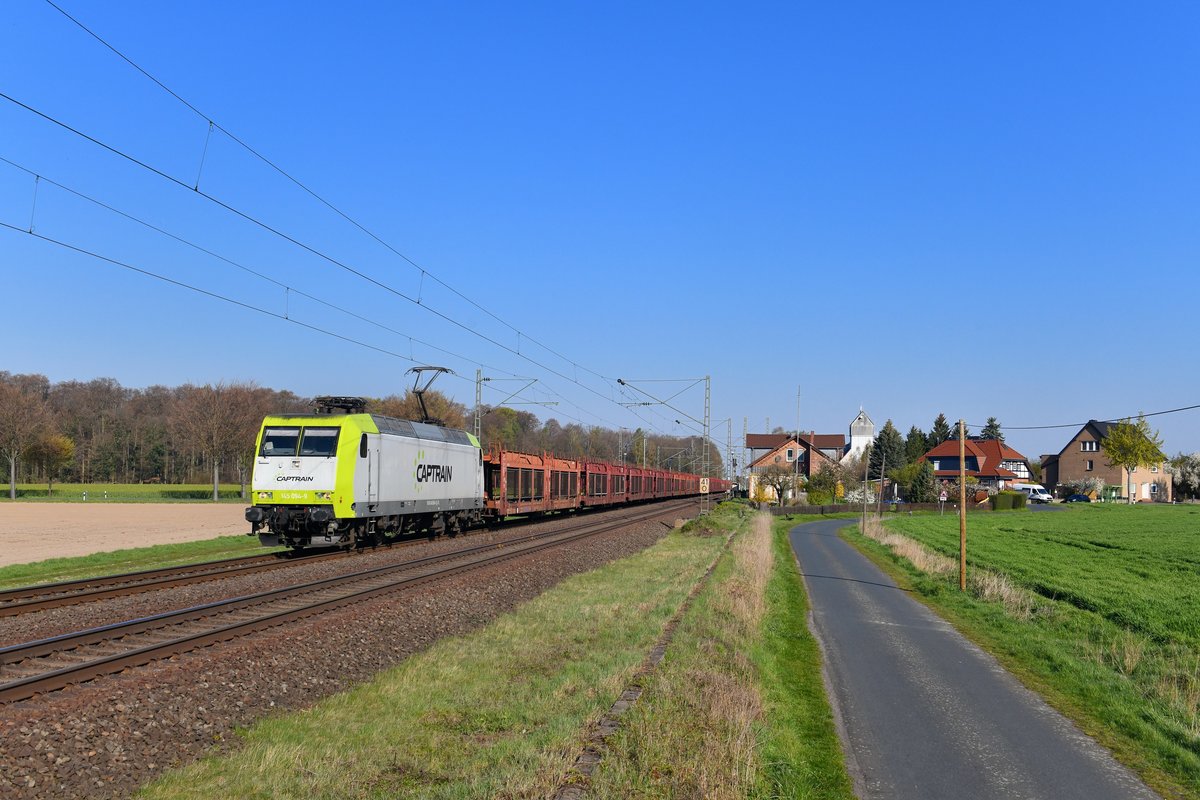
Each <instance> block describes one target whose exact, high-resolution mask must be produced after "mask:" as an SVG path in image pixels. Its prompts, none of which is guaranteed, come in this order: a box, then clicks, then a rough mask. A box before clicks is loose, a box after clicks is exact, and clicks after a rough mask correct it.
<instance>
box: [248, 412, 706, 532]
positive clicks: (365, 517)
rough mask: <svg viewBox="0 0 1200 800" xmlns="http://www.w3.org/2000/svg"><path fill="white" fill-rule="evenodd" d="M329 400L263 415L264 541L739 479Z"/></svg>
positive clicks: (637, 497) (494, 515)
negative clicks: (576, 455) (530, 443)
mask: <svg viewBox="0 0 1200 800" xmlns="http://www.w3.org/2000/svg"><path fill="white" fill-rule="evenodd" d="M320 400H321V401H322V404H321V406H320V408H321V410H322V411H323V412H324V413H315V414H305V415H278V416H268V417H266V418H265V419H264V420H263V423H262V427H261V429H260V431H259V434H258V438H257V440H256V442H255V454H256V455H255V460H254V472H253V477H252V479H251V488H252V494H251V497H252V500H253V505H252V506H250V507H249V508H247V509H246V521H247V522H249V523H250V525H251V530H250V535H254V534H258V537H259V541H261V542H262V544H264V545H267V546H275V545H286V546H288V547H292V548H296V549H300V548H306V547H337V546H340V547H353V546H359V547H361V546H368V545H372V544H377V543H379V542H382V541H386V540H388V539H391V538H394V537H397V536H400V535H402V534H413V533H427V534H429V535H434V536H436V535H441V534H450V535H455V534H457V533H459V532H461V531H464V530H466V529H467V528H471V527H474V526H477V525H480V524H485V523H488V524H490V523H494V522H498V521H499V520H501V519H503V518H505V517H508V516H513V515H521V516H526V515H536V514H545V513H550V512H556V511H557V512H566V511H573V510H578V509H583V508H589V507H595V506H617V505H626V504H631V503H643V502H651V501H655V500H665V499H669V498H673V497H689V496H693V495H699V494H703V493H723V492H726V491H728V490H729V486H730V482H729V481H725V480H721V479H716V478H713V479H704V478H701V477H700V476H699V475H692V474H688V473H682V472H671V471H668V470H662V469H649V468H645V467H638V466H631V465H629V464H613V463H609V462H605V461H595V460H591V459H564V458H556V457H554V456H550V455H546V454H543V455H534V454H530V453H518V452H513V451H509V450H504V449H503V448H493V449H492V450H490V451H489V452H485V451H484V450H483V448H481V447H480V444H479V440H478V439H476V438H475V437H474V436H472V435H471V434H470V433H467V432H466V431H460V430H454V429H452V428H445V427H442V426H439V425H431V424H427V423H421V422H411V421H409V420H403V419H395V418H392V417H385V416H381V415H378V414H368V413H365V410H364V409H365V403H364V402H363V401H361V400H360V399H358V398H320ZM339 410H340V411H342V412H344V413H332V412H333V411H339Z"/></svg>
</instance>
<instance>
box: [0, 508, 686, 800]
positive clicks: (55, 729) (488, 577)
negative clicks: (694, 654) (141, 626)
mask: <svg viewBox="0 0 1200 800" xmlns="http://www.w3.org/2000/svg"><path fill="white" fill-rule="evenodd" d="M556 522H557V521H556ZM548 524H554V523H548ZM526 530H527V529H526ZM666 531H667V527H666V526H664V524H663V523H661V522H644V523H638V524H635V525H634V526H632V527H630V528H627V529H625V530H622V531H619V532H610V533H605V534H601V535H598V536H593V537H590V538H589V539H587V540H585V541H583V542H577V543H574V544H571V545H566V546H563V547H558V548H554V549H552V550H550V551H544V552H540V553H537V554H534V555H531V556H526V557H522V558H519V559H515V560H513V561H507V562H504V563H503V564H500V565H496V566H492V567H487V568H484V569H479V570H475V571H472V572H470V573H467V574H464V575H459V576H456V577H454V578H451V579H449V580H446V581H440V582H437V583H434V584H424V585H422V586H420V587H417V588H415V589H412V590H409V591H405V592H401V593H396V594H392V595H387V596H384V597H381V598H376V599H373V600H370V601H367V602H364V603H362V604H360V605H358V606H354V607H351V608H344V609H339V610H337V611H335V612H331V613H327V614H323V615H320V616H317V617H312V618H309V619H308V620H305V621H303V622H301V623H300V624H293V625H287V626H281V627H280V628H278V629H275V630H271V631H266V632H262V633H258V634H255V635H253V636H250V637H247V638H244V639H239V640H236V641H233V642H228V643H224V644H219V645H214V646H212V647H208V648H204V649H202V650H199V651H195V652H192V653H188V654H185V655H182V656H178V657H176V658H173V659H171V660H169V661H165V662H160V663H158V664H154V665H150V666H147V667H144V668H141V669H137V670H133V671H130V672H127V673H124V674H122V675H117V676H112V677H110V678H104V679H100V680H98V681H95V682H92V683H90V684H85V685H82V686H78V687H74V688H71V689H67V690H64V691H62V692H56V693H53V694H50V695H46V696H44V697H41V698H35V699H33V700H29V701H25V702H22V703H15V704H13V705H11V706H7V707H3V712H2V714H0V719H2V721H0V741H2V742H3V746H2V747H3V749H2V752H0V796H3V797H5V798H8V797H13V798H18V797H19V798H63V797H96V798H100V797H126V796H128V795H129V794H131V793H132V792H133V791H134V790H135V789H136V788H137V787H138V786H139V785H141V784H142V783H144V782H145V781H147V780H149V779H150V778H152V777H154V775H156V774H157V773H159V772H161V771H163V770H165V769H167V768H170V767H173V766H177V765H180V764H185V763H188V762H190V761H193V760H195V759H196V758H197V757H199V756H201V755H203V754H204V753H206V752H208V751H210V750H211V749H212V748H214V747H218V748H219V747H222V746H227V744H228V743H230V742H231V741H232V738H231V736H232V732H233V731H234V730H235V729H236V728H239V727H245V726H247V725H249V724H250V723H252V722H253V721H254V720H256V719H258V718H260V717H262V716H263V715H265V714H269V713H272V712H279V711H287V710H295V709H300V708H304V707H306V706H309V705H311V704H312V703H313V702H315V701H317V700H319V699H321V698H323V697H327V696H329V695H331V694H334V693H336V692H339V691H342V690H344V689H346V688H349V687H350V686H352V685H354V684H357V683H361V682H362V681H364V680H367V679H369V678H370V677H371V676H373V675H374V674H375V673H377V672H379V671H380V670H383V669H386V668H388V667H391V666H394V665H396V664H398V663H399V662H401V661H402V660H404V659H405V658H406V657H407V656H409V655H411V654H413V653H415V652H418V651H420V650H422V649H424V648H426V647H428V646H429V645H430V644H432V643H433V642H435V641H436V640H438V639H440V638H442V637H445V636H451V635H456V634H460V633H465V632H467V631H470V630H472V629H474V628H477V627H479V626H481V625H483V624H485V623H487V622H488V621H490V620H491V619H493V618H495V617H496V616H498V615H499V614H501V613H504V612H506V611H508V610H511V609H512V608H514V607H515V606H516V605H518V604H519V603H522V602H524V601H527V600H530V599H532V598H534V597H536V596H537V595H539V594H541V593H542V592H544V591H546V590H547V589H549V588H551V587H552V586H554V585H555V584H557V583H558V582H559V581H561V580H562V579H564V578H566V577H568V576H570V575H573V574H577V573H580V572H585V571H587V570H591V569H594V568H596V567H598V566H601V565H603V564H605V563H607V562H609V561H612V560H614V559H617V558H622V557H625V556H628V555H632V554H633V553H636V552H638V551H640V550H642V549H644V548H645V547H648V546H650V545H651V544H653V543H654V542H656V541H657V540H658V539H659V538H661V537H662V536H663V535H664V534H665V533H666ZM483 535H485V536H487V535H502V534H483ZM510 535H511V534H510ZM458 546H460V545H459V543H457V542H452V541H446V540H440V541H437V542H431V543H428V545H427V547H428V548H430V552H432V550H435V549H436V550H440V549H443V548H446V549H451V548H454V547H458ZM414 549H415V548H408V549H404V550H393V551H387V552H383V553H377V554H374V555H371V556H369V557H370V558H372V559H375V558H377V557H378V558H386V559H394V560H401V559H403V558H409V557H412V556H413V555H415V553H413V552H412V551H413V550H414ZM345 561H356V562H357V563H358V564H359V565H361V564H362V562H361V561H359V560H358V559H346V560H345ZM345 561H342V560H337V561H335V562H326V564H321V565H306V566H302V567H297V568H296V569H325V568H327V566H328V565H329V564H330V563H334V564H336V563H345ZM372 563H375V562H374V561H372ZM381 563H382V562H381ZM360 568H361V566H360ZM284 572H286V573H287V574H288V577H287V578H286V579H283V583H295V582H298V581H299V580H300V579H298V578H295V577H294V573H293V572H292V570H291V569H289V570H285V571H284ZM275 575H278V573H275ZM264 578H265V576H256V577H255V578H254V580H255V581H256V585H255V589H254V590H255V591H261V590H262V589H263V588H267V586H266V584H265V583H263V582H262V581H264ZM270 580H272V581H273V580H276V578H274V577H271V578H270ZM219 583H225V582H223V581H222V582H219ZM203 587H208V588H207V590H205V591H207V592H210V593H211V592H214V591H217V593H218V594H219V595H220V596H226V597H227V596H230V594H236V593H237V592H236V591H234V592H231V591H228V587H227V588H226V589H225V590H217V589H216V587H215V586H214V585H213V584H198V585H194V586H192V587H181V589H177V590H172V592H182V591H183V590H188V591H189V593H190V591H191V590H193V589H197V590H201V589H203ZM152 594H159V593H152ZM188 596H189V597H192V595H190V594H189V595H188ZM141 597H145V598H147V602H151V603H155V604H161V603H162V598H157V599H152V598H151V595H143V596H141ZM210 599H215V598H212V597H210ZM132 601H133V598H129V599H125V600H123V601H122V602H123V603H124V602H132ZM171 602H172V605H175V603H177V602H181V597H179V596H176V597H175V598H174V599H173V600H172V601H171ZM195 602H206V600H203V599H196V600H195ZM189 603H192V601H191V600H189V601H187V602H182V604H183V605H187V604H189ZM192 604H194V603H192ZM105 605H107V604H95V606H96V608H95V609H93V610H92V611H90V612H86V613H88V614H91V613H94V614H98V615H100V616H103V615H104V614H115V615H116V616H118V617H123V618H128V617H129V613H128V612H129V610H130V609H126V610H125V611H122V612H115V611H101V610H100V609H101V607H102V606H105ZM175 607H178V606H175ZM133 610H134V611H135V612H136V608H134V609H133ZM159 610H165V609H159ZM63 611H68V612H70V611H72V610H71V609H63ZM73 611H74V613H75V614H76V615H77V616H76V617H74V618H75V619H76V621H77V622H78V620H79V619H80V618H81V617H80V616H78V615H80V614H82V613H84V612H81V611H80V610H79V609H75V610H73ZM33 616H43V615H33ZM97 618H99V617H97ZM47 619H48V620H49V619H51V618H50V617H47ZM7 622H15V620H10V621H7ZM45 624H46V625H50V626H53V625H62V624H63V621H62V620H61V619H55V620H54V621H53V622H47V623H45ZM87 624H93V623H86V624H85V625H80V624H72V625H70V626H69V627H70V629H71V630H77V629H79V628H80V627H86V625H87ZM46 629H50V628H46ZM0 632H2V633H3V636H4V638H5V639H11V637H13V636H18V638H21V639H23V640H28V638H30V637H27V636H23V635H19V634H18V633H17V631H15V630H13V629H11V628H9V627H5V628H4V629H0Z"/></svg>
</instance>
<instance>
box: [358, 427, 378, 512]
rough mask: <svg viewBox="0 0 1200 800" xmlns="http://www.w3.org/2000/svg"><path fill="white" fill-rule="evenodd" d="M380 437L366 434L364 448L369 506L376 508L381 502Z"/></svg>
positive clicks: (364, 435) (363, 439)
mask: <svg viewBox="0 0 1200 800" xmlns="http://www.w3.org/2000/svg"><path fill="white" fill-rule="evenodd" d="M379 438H380V437H378V436H371V435H369V434H366V433H364V434H363V438H362V447H363V450H364V451H365V453H364V455H366V459H367V464H366V468H367V505H368V506H374V505H375V504H376V503H378V502H379V447H380V444H381V442H380V441H379ZM372 440H374V441H372Z"/></svg>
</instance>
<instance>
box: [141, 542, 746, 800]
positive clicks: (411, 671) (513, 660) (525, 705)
mask: <svg viewBox="0 0 1200 800" xmlns="http://www.w3.org/2000/svg"><path fill="white" fill-rule="evenodd" d="M723 541H724V540H723V539H722V538H719V537H699V536H691V535H684V534H680V533H673V534H671V535H669V536H668V537H667V538H666V539H664V540H663V541H662V542H660V543H659V544H658V545H656V546H654V547H652V548H650V549H648V550H646V551H644V552H642V553H640V554H638V555H636V556H633V557H630V558H626V559H623V560H621V561H618V562H614V563H613V564H610V565H608V566H606V567H603V568H601V569H599V570H595V571H593V572H590V573H587V574H584V575H578V576H575V577H572V578H570V579H568V580H566V581H564V582H562V583H561V584H559V586H557V587H555V588H554V589H552V590H551V591H549V592H547V593H545V594H544V595H542V596H541V597H539V598H537V599H535V600H533V601H531V602H529V603H527V604H525V605H523V606H521V607H520V608H519V609H517V610H516V611H515V612H513V613H510V614H506V615H504V616H502V617H500V618H499V619H497V620H495V621H494V622H493V623H491V624H490V625H489V626H487V627H486V628H484V629H482V630H480V631H477V632H475V633H473V634H470V635H467V636H462V637H456V638H452V639H447V640H443V641H441V642H438V643H437V644H435V645H434V646H433V647H432V648H430V649H429V650H428V651H426V652H424V653H422V654H420V655H417V656H414V657H412V658H410V659H408V660H407V661H405V662H404V663H403V664H402V665H400V666H398V667H396V668H395V669H392V670H389V671H387V672H385V673H383V674H381V675H380V676H379V677H377V678H376V679H375V680H374V681H372V682H371V683H369V684H365V685H363V686H361V687H359V688H357V689H355V690H352V691H350V692H346V693H343V694H340V695H338V696H336V697H332V698H329V699H328V700H326V701H323V702H321V703H318V704H317V705H315V706H314V707H312V708H311V709H309V710H307V711H305V712H302V713H298V714H289V715H286V716H280V717H277V718H272V719H268V720H265V721H263V722H261V723H259V724H256V725H255V726H253V727H252V728H251V729H250V730H248V731H246V732H245V733H244V736H243V740H242V742H241V744H242V746H241V747H240V748H239V749H238V750H237V751H236V752H234V753H231V754H229V755H227V756H220V757H211V758H208V759H206V760H204V761H201V762H199V763H197V764H194V765H192V766H191V767H188V768H185V769H182V770H179V771H177V772H174V773H171V774H168V775H167V776H164V777H163V778H162V779H161V780H159V781H157V782H155V783H154V784H151V785H149V786H147V787H145V788H144V789H143V792H142V793H141V795H140V796H142V797H145V798H159V799H161V798H172V799H175V798H193V797H197V798H199V797H203V798H210V797H241V798H291V797H295V798H385V797H386V798H405V797H420V798H478V797H494V798H526V797H529V798H533V797H546V796H547V795H548V794H549V793H550V792H551V791H552V790H553V789H554V788H555V787H557V786H558V785H559V784H560V783H561V781H562V780H563V779H564V777H565V776H566V774H567V770H568V768H569V767H570V766H571V764H572V763H573V760H574V757H575V754H576V753H577V751H578V742H579V736H580V732H581V731H583V730H585V729H586V728H587V726H588V724H589V723H590V722H592V721H593V720H595V719H597V718H598V717H599V716H600V715H601V714H602V713H603V712H604V711H606V710H607V709H608V708H609V706H610V705H611V704H612V702H613V701H614V700H615V699H616V697H617V696H618V694H619V693H620V692H621V691H622V689H623V688H624V687H625V685H626V683H627V681H628V680H629V678H630V676H631V675H632V674H633V672H634V671H635V670H636V668H637V667H638V666H639V664H640V663H641V661H642V659H643V657H644V656H645V653H646V651H647V650H648V649H649V648H650V647H651V646H652V645H653V643H654V641H655V639H656V638H657V637H658V635H659V634H660V632H661V630H662V628H663V626H664V624H665V623H666V621H667V620H668V619H670V617H671V616H672V615H673V614H674V612H675V610H676V609H677V608H678V607H679V604H680V603H681V602H682V601H683V598H684V597H685V596H686V595H687V594H688V592H689V591H690V589H691V588H692V586H693V585H694V583H695V582H696V580H698V579H699V577H700V576H701V575H702V574H703V573H704V571H705V570H706V569H707V567H708V565H709V563H711V561H712V559H713V558H714V556H715V555H716V553H717V552H718V551H719V550H720V549H721V547H722V545H723Z"/></svg>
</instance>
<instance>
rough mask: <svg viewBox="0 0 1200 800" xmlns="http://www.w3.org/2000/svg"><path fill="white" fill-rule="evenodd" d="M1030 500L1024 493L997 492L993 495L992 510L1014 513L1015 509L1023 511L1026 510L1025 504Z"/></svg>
mask: <svg viewBox="0 0 1200 800" xmlns="http://www.w3.org/2000/svg"><path fill="white" fill-rule="evenodd" d="M1028 500H1029V498H1028V497H1027V496H1026V495H1025V493H1024V492H1011V491H1007V490H1005V491H1003V492H996V494H994V495H992V497H991V501H992V510H993V511H1012V510H1014V509H1016V510H1018V511H1021V510H1024V508H1025V503H1026V502H1027V501H1028Z"/></svg>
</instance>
